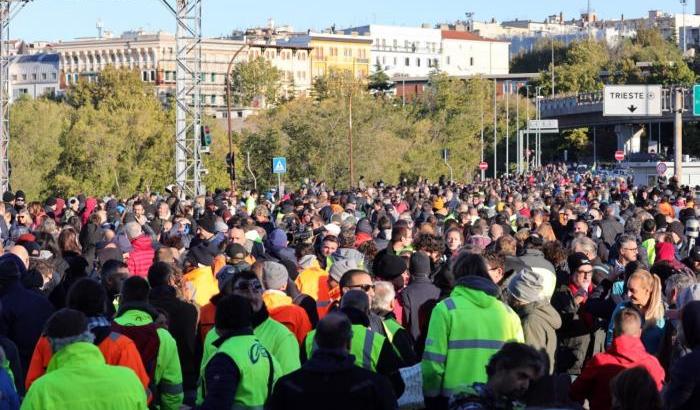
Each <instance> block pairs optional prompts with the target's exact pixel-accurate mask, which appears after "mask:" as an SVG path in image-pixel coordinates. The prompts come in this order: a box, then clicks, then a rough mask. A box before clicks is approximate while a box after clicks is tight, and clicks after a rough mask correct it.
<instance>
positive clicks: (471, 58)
mask: <svg viewBox="0 0 700 410" xmlns="http://www.w3.org/2000/svg"><path fill="white" fill-rule="evenodd" d="M469 65H471V66H473V65H474V57H469Z"/></svg>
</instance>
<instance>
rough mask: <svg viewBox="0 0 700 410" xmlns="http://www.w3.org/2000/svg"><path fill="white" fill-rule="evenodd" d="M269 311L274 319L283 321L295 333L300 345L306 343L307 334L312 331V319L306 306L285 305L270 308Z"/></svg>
mask: <svg viewBox="0 0 700 410" xmlns="http://www.w3.org/2000/svg"><path fill="white" fill-rule="evenodd" d="M268 313H269V314H270V317H271V318H272V319H274V320H276V321H278V322H280V323H282V324H283V325H284V326H285V327H286V328H287V329H289V331H290V332H292V333H294V336H295V337H296V338H297V341H298V342H299V345H300V346H301V345H302V343H304V339H305V338H306V334H307V333H309V332H310V331H311V321H310V320H309V315H307V314H306V311H305V310H304V308H302V307H300V306H297V305H284V306H278V307H276V308H273V309H270V310H269V311H268Z"/></svg>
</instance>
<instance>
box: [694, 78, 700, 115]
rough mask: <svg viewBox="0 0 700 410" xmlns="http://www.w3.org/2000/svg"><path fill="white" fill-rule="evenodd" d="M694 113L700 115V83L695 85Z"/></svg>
mask: <svg viewBox="0 0 700 410" xmlns="http://www.w3.org/2000/svg"><path fill="white" fill-rule="evenodd" d="M693 115H700V84H695V85H694V86H693Z"/></svg>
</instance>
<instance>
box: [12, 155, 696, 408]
mask: <svg viewBox="0 0 700 410" xmlns="http://www.w3.org/2000/svg"><path fill="white" fill-rule="evenodd" d="M696 195H700V187H695V189H693V188H691V187H687V186H681V185H679V184H678V183H677V181H675V180H673V179H671V180H669V181H665V180H664V181H659V183H658V184H656V185H655V186H635V185H634V184H633V183H632V181H631V180H625V179H622V178H617V179H606V180H603V179H601V178H600V177H598V176H595V175H591V174H590V173H588V174H578V173H569V172H567V170H566V167H564V166H558V165H554V164H552V165H548V166H546V167H544V168H543V169H542V170H541V171H538V172H534V173H531V174H527V175H520V176H504V177H502V178H500V179H491V180H486V181H478V182H473V183H452V182H448V181H445V180H444V179H441V180H440V181H436V182H429V181H426V180H418V181H417V182H415V183H412V184H409V183H407V182H405V181H404V182H402V183H400V184H398V185H393V186H392V185H386V184H384V183H383V182H381V181H380V182H378V183H376V184H374V185H366V184H365V183H364V181H363V183H362V184H361V185H360V186H359V187H357V188H354V189H349V190H338V189H333V188H332V187H328V186H326V185H325V184H324V183H322V182H316V181H308V180H307V181H304V183H303V184H301V185H300V187H299V188H298V189H297V190H295V191H293V192H289V193H286V194H282V195H276V194H275V192H269V193H258V192H256V191H255V190H251V191H245V192H240V193H236V192H233V191H230V190H216V191H215V192H211V193H209V194H207V195H203V196H198V197H196V198H186V197H184V195H181V194H180V192H179V191H178V189H177V188H174V189H168V190H167V191H166V192H164V193H163V194H158V193H151V192H149V193H145V194H139V195H134V196H132V197H130V198H116V197H114V196H108V197H105V198H95V197H89V196H85V195H82V194H81V195H77V196H75V197H71V198H67V199H64V198H55V197H51V198H48V199H45V200H44V201H43V202H28V201H27V198H26V197H25V195H24V193H23V192H22V191H18V192H15V193H13V192H5V193H4V194H3V196H2V199H3V202H2V203H0V216H3V218H0V241H2V243H3V247H2V248H0V249H2V252H3V254H2V256H0V303H1V305H0V364H1V366H0V409H17V408H20V406H21V408H23V409H98V408H99V409H145V408H151V409H163V410H170V409H180V408H197V409H229V408H234V409H262V408H266V409H273V410H276V409H316V408H319V409H320V408H328V407H333V408H337V409H359V408H362V409H397V408H403V409H421V408H427V409H453V410H460V409H461V410H467V409H468V410H478V409H499V410H501V409H503V410H508V409H524V408H526V407H536V408H560V409H563V408H571V409H579V408H588V409H591V410H608V409H615V410H627V409H630V410H631V409H640V410H647V409H648V410H661V409H696V408H700V372H698V371H697V368H698V367H700V285H698V283H697V275H698V274H700V243H697V244H696V241H697V240H698V237H699V236H700V213H698V209H700V203H696V201H697V200H698V199H697V198H698V197H697V196H696ZM696 366H697V367H696ZM696 406H697V407H696Z"/></svg>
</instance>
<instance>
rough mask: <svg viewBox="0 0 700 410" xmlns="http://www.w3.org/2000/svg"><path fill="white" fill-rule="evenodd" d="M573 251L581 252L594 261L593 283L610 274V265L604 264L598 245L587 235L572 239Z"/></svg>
mask: <svg viewBox="0 0 700 410" xmlns="http://www.w3.org/2000/svg"><path fill="white" fill-rule="evenodd" d="M571 252H572V253H577V252H581V253H582V254H584V255H586V256H587V257H588V259H590V260H591V262H593V283H595V284H596V285H598V284H599V283H600V282H602V280H603V279H605V278H607V277H608V275H609V274H610V267H609V266H608V265H606V264H604V263H603V262H602V261H601V260H600V257H599V256H598V245H596V243H595V241H594V240H593V239H591V238H589V237H587V236H582V237H579V238H575V239H574V240H573V241H571Z"/></svg>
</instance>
